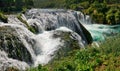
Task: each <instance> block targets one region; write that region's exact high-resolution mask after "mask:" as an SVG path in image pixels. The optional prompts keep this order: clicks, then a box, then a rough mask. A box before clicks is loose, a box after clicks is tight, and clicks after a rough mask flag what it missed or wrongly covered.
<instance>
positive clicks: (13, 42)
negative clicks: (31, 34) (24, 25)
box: [0, 26, 32, 63]
mask: <svg viewBox="0 0 120 71" xmlns="http://www.w3.org/2000/svg"><path fill="white" fill-rule="evenodd" d="M0 50H2V51H5V52H6V53H7V54H8V57H9V58H12V59H17V60H20V61H25V62H27V63H32V58H31V54H30V53H29V51H28V50H27V49H26V47H25V46H24V45H23V43H22V41H21V40H20V38H19V37H18V34H17V32H16V30H15V29H13V28H11V27H10V26H2V27H0Z"/></svg>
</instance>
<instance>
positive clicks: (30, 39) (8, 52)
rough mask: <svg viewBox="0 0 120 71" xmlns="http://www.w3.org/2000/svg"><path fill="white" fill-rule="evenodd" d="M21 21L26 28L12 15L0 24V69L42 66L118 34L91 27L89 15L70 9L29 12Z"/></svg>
mask: <svg viewBox="0 0 120 71" xmlns="http://www.w3.org/2000/svg"><path fill="white" fill-rule="evenodd" d="M21 18H22V19H23V20H24V21H26V22H27V25H26V24H25V23H23V22H22V21H21V20H20V19H18V18H17V16H16V15H8V23H3V22H0V70H3V71H5V70H6V69H7V68H9V67H16V68H17V69H20V70H25V69H26V68H29V67H30V66H38V65H39V64H41V65H45V64H48V63H50V62H52V61H53V60H54V59H59V58H60V57H61V56H66V55H67V52H69V51H72V50H73V49H80V48H85V46H86V45H87V44H90V43H92V41H103V40H105V38H106V37H108V36H111V35H115V34H117V33H119V32H120V26H119V25H115V26H108V25H99V24H93V23H94V22H92V20H91V18H90V16H88V15H84V14H83V13H82V12H78V11H73V10H64V9H30V10H28V11H27V12H26V13H25V14H22V15H21ZM29 27H31V28H32V29H34V30H35V31H36V33H33V32H31V31H30V30H29V29H28V28H29ZM89 32H90V33H89ZM92 39H93V40H92Z"/></svg>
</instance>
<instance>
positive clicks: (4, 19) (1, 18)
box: [0, 12, 8, 23]
mask: <svg viewBox="0 0 120 71" xmlns="http://www.w3.org/2000/svg"><path fill="white" fill-rule="evenodd" d="M0 20H1V21H2V22H4V23H7V22H8V18H7V17H6V16H5V15H4V14H3V13H2V12H0Z"/></svg>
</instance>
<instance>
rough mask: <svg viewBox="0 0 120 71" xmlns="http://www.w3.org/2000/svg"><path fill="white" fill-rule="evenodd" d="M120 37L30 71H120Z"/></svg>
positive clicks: (74, 52)
mask: <svg viewBox="0 0 120 71" xmlns="http://www.w3.org/2000/svg"><path fill="white" fill-rule="evenodd" d="M119 41H120V36H117V37H114V38H113V37H112V38H109V39H108V40H107V41H105V42H104V43H102V44H101V45H100V47H99V48H97V47H96V48H93V47H91V46H88V47H87V48H86V49H81V50H75V51H72V52H70V53H69V56H67V57H61V58H60V60H55V61H54V62H53V63H51V64H48V65H46V66H44V67H42V66H41V65H39V66H38V67H36V68H31V69H29V70H28V71H119V70H120V46H119ZM113 42H114V43H113Z"/></svg>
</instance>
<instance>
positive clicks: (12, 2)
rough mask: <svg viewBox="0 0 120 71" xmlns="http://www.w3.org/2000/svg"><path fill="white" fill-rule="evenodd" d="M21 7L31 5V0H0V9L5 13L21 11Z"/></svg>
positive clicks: (29, 6)
mask: <svg viewBox="0 0 120 71" xmlns="http://www.w3.org/2000/svg"><path fill="white" fill-rule="evenodd" d="M23 7H26V8H31V7H33V0H0V10H2V11H4V12H7V13H9V12H17V11H21V10H22V8H23Z"/></svg>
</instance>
